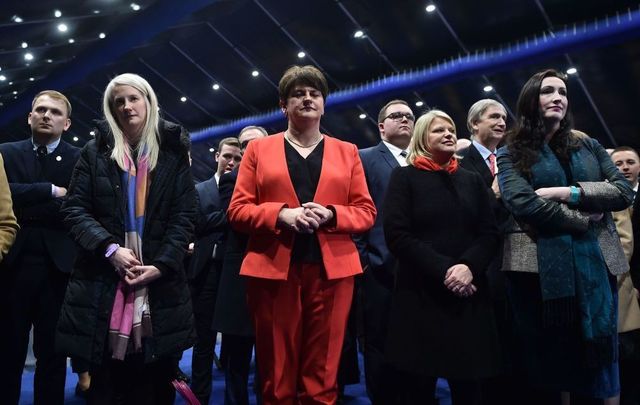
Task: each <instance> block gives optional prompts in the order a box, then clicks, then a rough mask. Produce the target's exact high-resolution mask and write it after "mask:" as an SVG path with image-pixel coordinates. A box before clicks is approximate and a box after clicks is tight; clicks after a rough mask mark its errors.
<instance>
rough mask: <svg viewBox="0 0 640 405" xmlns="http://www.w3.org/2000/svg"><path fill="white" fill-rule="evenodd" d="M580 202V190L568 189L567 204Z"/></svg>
mask: <svg viewBox="0 0 640 405" xmlns="http://www.w3.org/2000/svg"><path fill="white" fill-rule="evenodd" d="M579 202H580V189H579V188H578V187H576V186H571V187H569V204H577V203H579Z"/></svg>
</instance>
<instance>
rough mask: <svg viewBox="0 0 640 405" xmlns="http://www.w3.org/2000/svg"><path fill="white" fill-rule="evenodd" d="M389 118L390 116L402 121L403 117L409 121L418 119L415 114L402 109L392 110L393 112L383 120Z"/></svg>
mask: <svg viewBox="0 0 640 405" xmlns="http://www.w3.org/2000/svg"><path fill="white" fill-rule="evenodd" d="M387 118H390V119H392V120H394V121H402V119H403V118H406V119H407V120H409V121H415V120H416V117H415V116H414V115H413V114H411V113H408V112H400V111H396V112H392V113H391V114H389V115H387V116H386V117H384V119H383V121H384V120H386V119H387Z"/></svg>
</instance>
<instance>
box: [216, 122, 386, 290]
mask: <svg viewBox="0 0 640 405" xmlns="http://www.w3.org/2000/svg"><path fill="white" fill-rule="evenodd" d="M284 142H285V140H284V135H283V133H279V134H277V135H272V136H269V137H266V138H262V139H256V140H254V141H252V142H251V143H250V144H249V147H248V148H247V150H246V152H245V155H244V157H243V159H242V164H241V165H240V172H239V173H238V181H237V183H236V187H235V190H234V192H233V197H232V199H231V203H230V205H229V210H228V212H227V213H228V215H229V221H230V222H231V225H232V226H233V227H234V228H235V229H237V230H238V231H240V232H244V233H247V234H249V235H250V236H249V243H248V246H247V253H246V256H245V258H244V260H243V262H242V268H241V270H240V274H242V275H246V276H253V277H260V278H267V279H278V280H286V279H287V276H288V272H289V265H290V260H291V250H292V248H293V242H294V238H295V232H294V231H292V230H288V229H282V228H280V227H279V226H278V225H277V220H278V213H279V212H280V210H281V209H282V208H286V207H289V208H297V207H300V203H301V202H300V201H298V197H297V196H296V192H295V190H294V188H293V184H292V183H291V177H290V175H289V169H288V167H287V160H286V157H285V150H284ZM313 201H314V202H316V203H318V204H321V205H323V206H329V207H332V208H333V210H334V215H335V218H334V219H335V221H334V222H333V225H332V226H331V227H322V228H320V229H318V230H317V231H316V235H317V237H318V243H319V245H320V250H321V252H322V262H323V265H324V269H325V271H326V274H327V278H328V279H336V278H342V277H348V276H352V275H355V274H359V273H362V268H361V266H360V259H359V257H358V252H357V250H356V247H355V244H354V243H353V240H351V234H353V233H361V232H365V231H366V230H368V229H369V228H371V226H373V223H374V221H375V217H376V208H375V205H374V204H373V201H372V200H371V196H370V195H369V191H368V190H367V183H366V180H365V177H364V170H363V169H362V163H361V162H360V157H359V156H358V149H357V148H356V146H355V145H353V144H350V143H347V142H342V141H340V140H338V139H335V138H331V137H329V136H327V135H325V136H324V153H323V157H322V171H321V172H320V179H319V181H318V186H317V188H316V193H315V196H314V199H313Z"/></svg>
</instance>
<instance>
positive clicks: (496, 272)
mask: <svg viewBox="0 0 640 405" xmlns="http://www.w3.org/2000/svg"><path fill="white" fill-rule="evenodd" d="M460 166H461V167H463V168H465V169H467V170H470V171H472V172H476V173H478V174H479V175H480V177H481V178H482V181H483V183H484V185H485V186H487V191H488V192H489V195H490V197H491V199H490V200H491V209H492V211H493V214H494V216H495V217H496V222H497V224H498V230H499V231H500V232H501V233H502V232H503V231H504V230H505V228H506V226H507V224H508V223H509V217H510V216H511V214H510V213H509V211H508V210H507V209H506V208H505V207H504V205H503V204H502V201H501V200H499V199H497V198H496V195H495V193H494V192H493V190H492V189H491V186H492V185H493V175H492V174H491V170H489V166H487V163H486V162H485V160H484V159H483V158H482V155H481V154H480V152H479V151H478V149H477V148H476V147H475V145H474V144H471V145H469V147H468V148H466V149H465V154H464V157H463V158H462V159H460ZM501 267H502V243H500V245H499V247H498V250H497V251H496V257H495V258H494V259H493V260H492V262H491V264H490V265H489V268H488V270H487V279H488V280H489V289H490V291H491V295H492V297H493V298H494V299H504V298H505V288H506V287H505V285H504V283H505V281H504V275H502V274H501V273H500V268H501Z"/></svg>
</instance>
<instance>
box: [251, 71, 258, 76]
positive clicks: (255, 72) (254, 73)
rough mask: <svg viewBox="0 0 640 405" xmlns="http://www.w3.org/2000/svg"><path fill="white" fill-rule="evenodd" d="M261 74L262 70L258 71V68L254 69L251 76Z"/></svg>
mask: <svg viewBox="0 0 640 405" xmlns="http://www.w3.org/2000/svg"><path fill="white" fill-rule="evenodd" d="M259 74H260V72H258V71H257V70H254V71H253V72H251V76H253V77H258V75H259Z"/></svg>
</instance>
